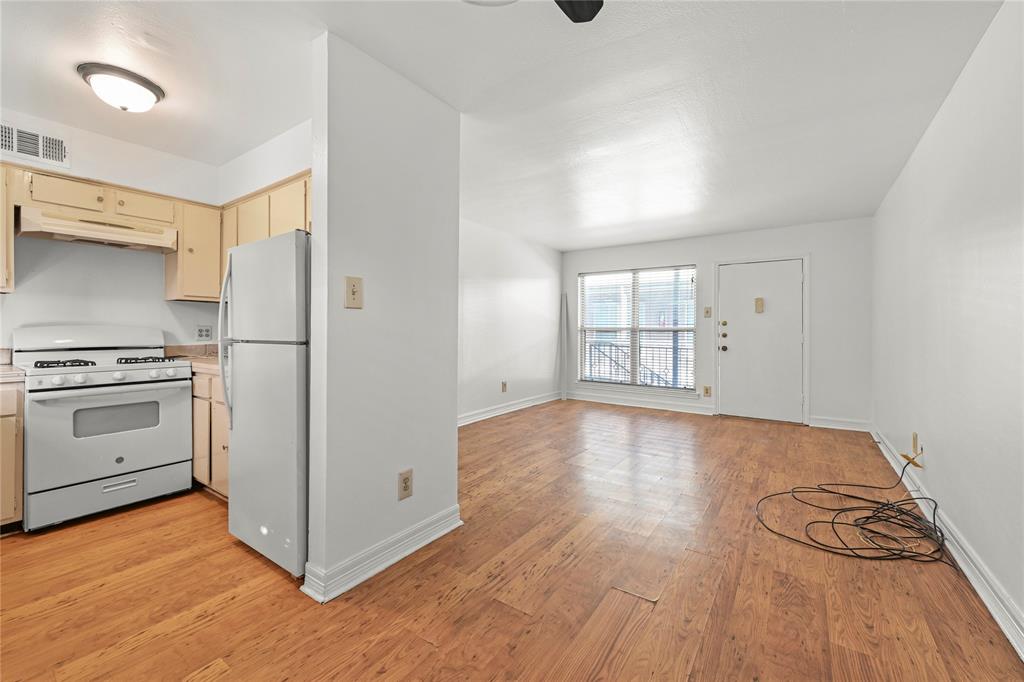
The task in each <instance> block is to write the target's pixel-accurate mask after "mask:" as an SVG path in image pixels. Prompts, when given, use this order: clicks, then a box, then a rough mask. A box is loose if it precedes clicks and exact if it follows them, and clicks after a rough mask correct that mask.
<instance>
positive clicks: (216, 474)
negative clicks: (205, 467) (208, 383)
mask: <svg viewBox="0 0 1024 682" xmlns="http://www.w3.org/2000/svg"><path fill="white" fill-rule="evenodd" d="M210 487H211V488H213V489H214V490H216V491H217V492H219V493H220V494H221V495H224V496H225V497H227V494H228V408H227V407H225V406H224V403H218V402H214V403H211V404H210Z"/></svg>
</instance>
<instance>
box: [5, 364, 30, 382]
mask: <svg viewBox="0 0 1024 682" xmlns="http://www.w3.org/2000/svg"><path fill="white" fill-rule="evenodd" d="M24 381H25V371H24V370H23V369H21V368H20V367H15V366H14V365H0V384H20V383H22V382H24Z"/></svg>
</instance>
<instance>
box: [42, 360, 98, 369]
mask: <svg viewBox="0 0 1024 682" xmlns="http://www.w3.org/2000/svg"><path fill="white" fill-rule="evenodd" d="M95 364H96V363H95V362H93V361H92V360H78V359H74V360H36V361H35V363H33V365H32V366H33V367H34V368H36V369H47V368H49V367H92V366H93V365H95Z"/></svg>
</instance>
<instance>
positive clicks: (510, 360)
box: [459, 220, 562, 423]
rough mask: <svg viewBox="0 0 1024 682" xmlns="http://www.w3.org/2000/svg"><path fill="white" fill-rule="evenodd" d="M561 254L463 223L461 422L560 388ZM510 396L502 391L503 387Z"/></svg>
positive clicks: (510, 236) (518, 404)
mask: <svg viewBox="0 0 1024 682" xmlns="http://www.w3.org/2000/svg"><path fill="white" fill-rule="evenodd" d="M561 272H562V255H561V254H560V253H559V252H558V251H555V250H554V249H550V248H548V247H546V246H541V245H539V244H534V243H532V242H527V241H525V240H523V239H521V238H519V237H516V236H514V235H511V234H509V233H508V232H504V231H502V230H496V229H494V228H489V227H485V226H483V225H479V224H477V223H473V222H470V221H466V220H463V221H462V224H461V229H460V232H459V421H460V423H466V422H468V421H470V420H475V419H480V418H484V417H487V416H491V415H493V414H496V413H497V412H500V411H502V410H503V409H508V408H509V407H518V406H523V405H525V404H528V403H530V402H535V401H540V400H544V399H549V398H551V397H552V396H553V393H554V392H556V391H558V390H559V380H558V373H557V372H558V321H559V310H560V302H559V298H560V292H561ZM503 380H505V381H507V382H508V392H507V393H502V392H501V382H502V381H503Z"/></svg>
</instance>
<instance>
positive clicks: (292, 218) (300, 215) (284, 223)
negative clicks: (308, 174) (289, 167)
mask: <svg viewBox="0 0 1024 682" xmlns="http://www.w3.org/2000/svg"><path fill="white" fill-rule="evenodd" d="M304 229H306V182H305V180H298V181H296V182H293V183H291V184H290V185H285V186H284V187H278V188H277V189H275V190H274V191H272V192H271V193H270V236H271V237H273V236H274V235H278V234H284V233H285V232H289V231H291V230H304Z"/></svg>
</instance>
